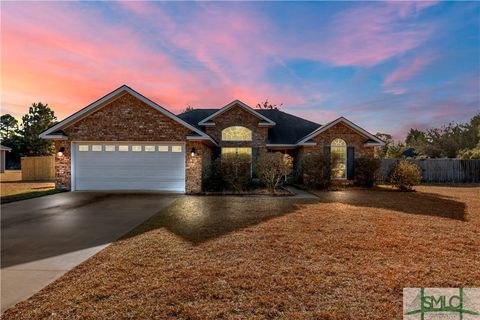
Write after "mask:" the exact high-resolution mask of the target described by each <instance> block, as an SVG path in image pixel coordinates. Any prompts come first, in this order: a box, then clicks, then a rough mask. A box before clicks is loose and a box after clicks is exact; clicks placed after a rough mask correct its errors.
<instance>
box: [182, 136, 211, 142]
mask: <svg viewBox="0 0 480 320" xmlns="http://www.w3.org/2000/svg"><path fill="white" fill-rule="evenodd" d="M187 140H209V141H211V140H212V139H206V138H204V137H199V136H187Z"/></svg>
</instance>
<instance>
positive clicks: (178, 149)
mask: <svg viewBox="0 0 480 320" xmlns="http://www.w3.org/2000/svg"><path fill="white" fill-rule="evenodd" d="M172 152H182V146H172Z"/></svg>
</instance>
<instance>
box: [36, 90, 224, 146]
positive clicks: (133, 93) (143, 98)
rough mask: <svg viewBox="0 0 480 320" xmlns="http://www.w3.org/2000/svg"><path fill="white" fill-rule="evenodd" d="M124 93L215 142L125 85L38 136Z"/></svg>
mask: <svg viewBox="0 0 480 320" xmlns="http://www.w3.org/2000/svg"><path fill="white" fill-rule="evenodd" d="M124 92H126V93H129V94H131V95H132V96H134V97H135V98H137V99H138V100H140V101H142V102H144V103H146V104H147V105H149V106H151V107H152V108H154V109H156V110H158V111H159V112H160V113H162V114H163V115H165V116H167V117H168V118H170V119H172V120H174V121H176V122H178V123H180V124H181V125H183V126H185V127H187V128H188V129H190V130H192V131H194V132H196V133H198V134H199V135H200V136H202V137H204V138H205V139H206V140H211V141H212V142H213V143H215V141H213V139H212V138H211V137H210V136H208V135H207V134H205V133H204V132H202V131H200V130H199V129H197V128H195V127H194V126H192V125H190V124H188V123H186V122H185V121H183V120H182V119H180V118H179V117H177V116H176V115H174V114H173V113H171V112H170V111H168V110H167V109H165V108H163V107H161V106H160V105H158V104H156V103H155V102H153V101H152V100H150V99H148V98H146V97H144V96H143V95H141V94H140V93H138V92H137V91H135V90H133V89H131V88H130V87H128V86H126V85H123V86H121V87H120V88H118V89H116V90H114V91H112V92H110V93H109V94H107V95H106V96H104V97H103V98H100V99H99V100H97V101H95V102H94V103H92V104H90V105H88V106H86V107H85V108H83V109H81V110H80V111H78V112H77V113H74V114H72V115H71V116H70V117H68V118H66V119H64V120H63V121H60V122H59V123H57V124H56V125H54V126H53V127H51V128H50V129H47V130H46V131H44V132H42V133H41V134H40V138H44V139H50V136H49V134H50V133H52V132H55V131H57V130H59V129H61V128H63V127H65V126H66V125H68V124H69V123H71V122H72V121H74V120H76V119H78V118H80V117H82V116H83V115H85V114H87V113H88V112H90V111H92V110H93V109H95V108H97V107H99V106H102V104H104V103H105V102H107V101H109V100H110V99H112V98H114V97H115V96H117V95H119V94H121V93H124Z"/></svg>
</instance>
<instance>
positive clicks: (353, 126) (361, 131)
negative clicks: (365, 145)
mask: <svg viewBox="0 0 480 320" xmlns="http://www.w3.org/2000/svg"><path fill="white" fill-rule="evenodd" d="M340 122H341V123H343V124H345V125H346V126H348V127H350V128H351V129H353V130H354V131H356V132H358V133H359V134H361V135H362V136H364V137H366V138H368V139H370V140H371V141H370V142H369V145H378V146H383V145H385V143H384V142H383V141H382V140H380V139H379V138H377V137H376V136H374V135H373V134H371V133H370V132H368V131H366V130H365V129H362V128H360V127H359V126H357V125H356V124H355V123H353V122H351V121H350V120H348V119H346V118H344V117H340V118H338V119H335V120H333V121H331V122H329V123H327V124H326V125H324V126H322V127H320V128H318V129H317V130H315V131H313V132H312V133H310V134H308V135H306V136H305V137H303V138H302V139H300V140H299V141H298V142H297V144H299V145H301V144H304V143H308V141H309V140H310V139H312V138H314V137H316V136H317V135H319V134H320V133H322V132H324V131H326V130H328V129H330V128H331V127H333V126H335V125H336V124H338V123H340Z"/></svg>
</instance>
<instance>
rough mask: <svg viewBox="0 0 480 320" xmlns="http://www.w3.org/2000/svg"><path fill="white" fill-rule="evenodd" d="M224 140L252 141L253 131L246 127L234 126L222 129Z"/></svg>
mask: <svg viewBox="0 0 480 320" xmlns="http://www.w3.org/2000/svg"><path fill="white" fill-rule="evenodd" d="M222 140H223V141H252V131H251V130H250V129H247V128H245V127H240V126H233V127H228V128H225V129H223V130H222Z"/></svg>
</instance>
